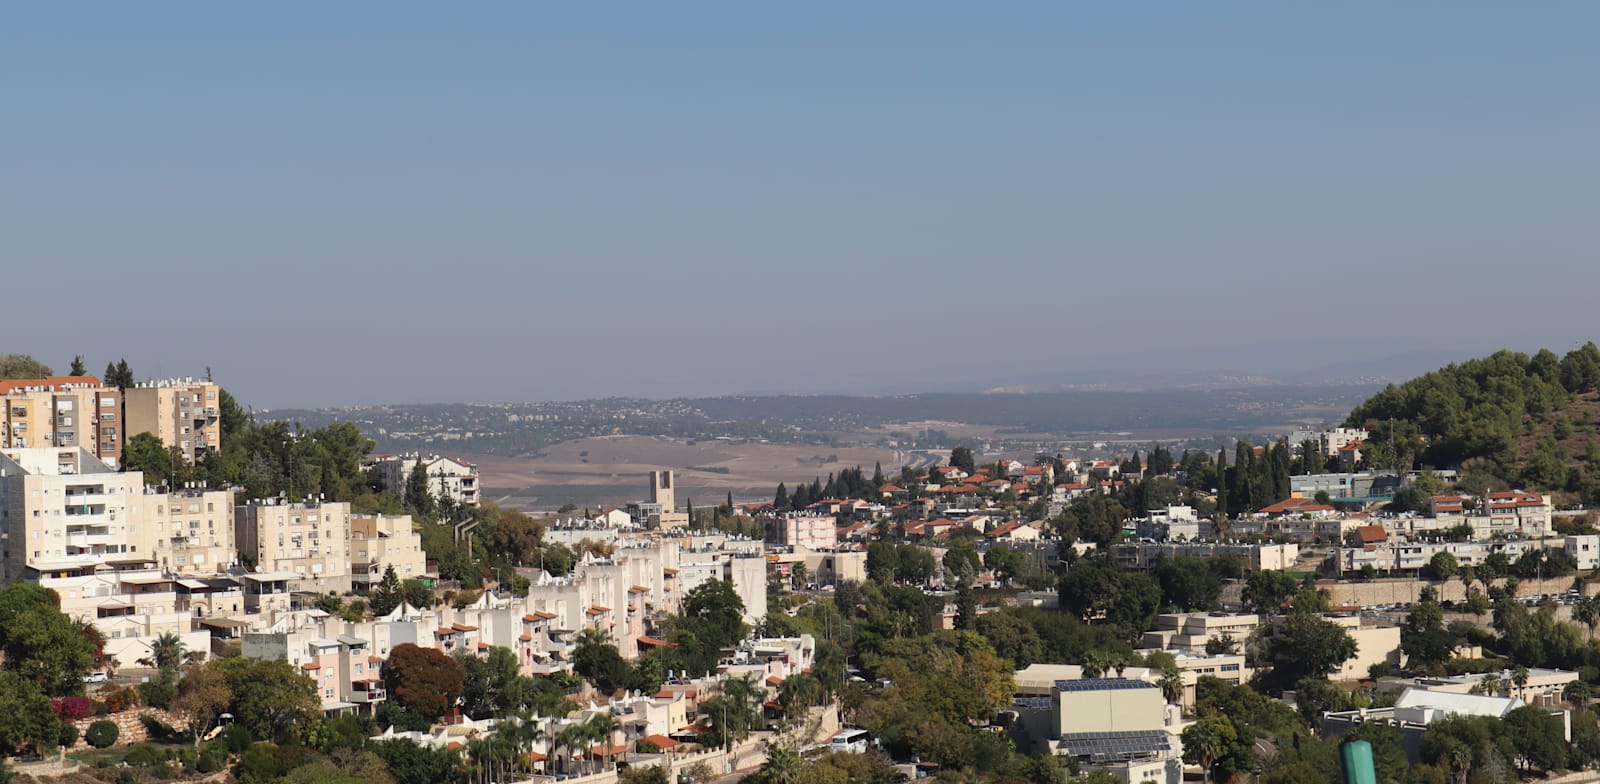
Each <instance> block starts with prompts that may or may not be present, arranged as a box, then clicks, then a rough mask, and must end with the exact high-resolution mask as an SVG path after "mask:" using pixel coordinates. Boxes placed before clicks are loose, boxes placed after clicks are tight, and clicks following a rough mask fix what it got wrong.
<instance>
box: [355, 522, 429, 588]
mask: <svg viewBox="0 0 1600 784" xmlns="http://www.w3.org/2000/svg"><path fill="white" fill-rule="evenodd" d="M390 566H393V567H394V573H395V576H396V577H399V578H400V579H401V580H413V579H416V578H419V577H421V576H422V575H423V574H424V573H425V572H426V571H427V554H426V553H424V552H423V551H422V536H421V535H420V534H418V533H417V531H416V526H415V525H414V524H413V523H412V521H411V517H410V516H409V515H352V516H351V517H350V579H351V582H352V583H353V584H355V585H357V586H364V585H370V584H372V583H376V582H378V581H379V580H382V579H383V572H384V569H385V568H387V567H390Z"/></svg>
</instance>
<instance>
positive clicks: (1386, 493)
mask: <svg viewBox="0 0 1600 784" xmlns="http://www.w3.org/2000/svg"><path fill="white" fill-rule="evenodd" d="M1399 489H1400V476H1399V474H1396V473H1395V472H1393V471H1363V472H1360V473H1338V474H1310V475H1308V476H1291V477H1289V494H1290V495H1293V496H1297V497H1300V498H1313V497H1315V496H1316V494H1317V493H1319V492H1322V493H1327V494H1328V497H1329V499H1331V500H1335V501H1348V502H1355V501H1368V500H1371V501H1378V500H1388V499H1391V498H1394V494H1395V491H1396V490H1399Z"/></svg>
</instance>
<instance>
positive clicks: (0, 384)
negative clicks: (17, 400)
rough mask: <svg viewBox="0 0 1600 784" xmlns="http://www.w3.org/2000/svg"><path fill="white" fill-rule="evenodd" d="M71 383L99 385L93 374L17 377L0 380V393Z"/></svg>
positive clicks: (55, 386)
mask: <svg viewBox="0 0 1600 784" xmlns="http://www.w3.org/2000/svg"><path fill="white" fill-rule="evenodd" d="M68 384H71V385H72V386H75V387H82V386H89V387H98V386H100V379H98V378H95V377H94V376H50V377H49V378H18V379H12V380H10V381H0V395H9V394H11V393H12V392H15V391H17V390H20V389H32V388H36V387H48V388H50V389H52V390H54V389H59V388H60V387H63V386H66V385H68Z"/></svg>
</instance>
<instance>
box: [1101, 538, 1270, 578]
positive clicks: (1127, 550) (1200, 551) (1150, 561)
mask: <svg viewBox="0 0 1600 784" xmlns="http://www.w3.org/2000/svg"><path fill="white" fill-rule="evenodd" d="M1111 552H1112V554H1113V555H1114V556H1115V557H1116V559H1117V565H1118V566H1121V567H1122V568H1124V569H1153V568H1155V566H1156V564H1158V563H1160V562H1161V561H1162V560H1163V559H1167V558H1175V557H1177V556H1180V555H1182V556H1188V557H1191V558H1215V557H1217V556H1221V555H1237V556H1239V557H1241V558H1244V559H1245V560H1246V562H1247V563H1248V564H1249V568H1250V570H1251V571H1257V572H1260V571H1284V570H1288V569H1293V568H1294V566H1295V561H1296V560H1297V559H1299V557H1300V546H1299V545H1297V544H1293V543H1290V544H1239V543H1224V544H1217V543H1211V542H1160V543H1156V542H1125V543H1123V544H1118V545H1115V546H1113V547H1112V550H1111Z"/></svg>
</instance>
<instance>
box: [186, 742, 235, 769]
mask: <svg viewBox="0 0 1600 784" xmlns="http://www.w3.org/2000/svg"><path fill="white" fill-rule="evenodd" d="M227 766H228V753H227V752H226V751H223V750H222V749H219V748H217V747H215V746H212V747H210V748H207V749H206V750H205V751H202V752H200V759H198V760H196V761H195V764H194V769H195V770H197V771H199V772H201V773H216V772H217V771H219V770H222V769H223V768H225V767H227Z"/></svg>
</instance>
